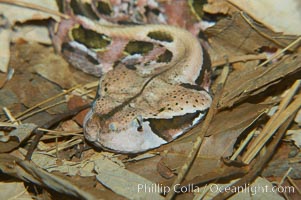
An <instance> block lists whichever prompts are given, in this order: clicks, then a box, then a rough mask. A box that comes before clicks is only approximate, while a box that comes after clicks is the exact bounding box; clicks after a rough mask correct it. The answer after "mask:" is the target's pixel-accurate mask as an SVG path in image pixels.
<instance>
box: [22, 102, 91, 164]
mask: <svg viewBox="0 0 301 200" xmlns="http://www.w3.org/2000/svg"><path fill="white" fill-rule="evenodd" d="M89 107H90V104H86V105H84V106H81V107H79V108H76V109H74V110H71V111H70V112H67V113H63V114H60V115H59V116H57V117H54V118H53V119H52V120H50V121H49V122H47V123H46V124H44V125H43V126H42V127H41V128H45V129H48V128H50V127H52V126H54V125H55V124H57V123H59V122H60V121H63V120H66V119H69V118H71V117H73V116H74V115H76V114H77V113H78V112H80V111H82V110H84V109H86V108H89ZM34 133H35V134H36V136H35V138H34V139H33V141H32V143H31V145H30V146H29V149H28V151H27V154H26V156H25V160H30V159H31V156H32V154H33V152H34V150H35V149H36V147H37V146H38V143H39V141H40V139H41V138H42V136H43V135H44V132H42V131H38V130H36V131H34Z"/></svg>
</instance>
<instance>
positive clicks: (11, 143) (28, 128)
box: [0, 124, 37, 153]
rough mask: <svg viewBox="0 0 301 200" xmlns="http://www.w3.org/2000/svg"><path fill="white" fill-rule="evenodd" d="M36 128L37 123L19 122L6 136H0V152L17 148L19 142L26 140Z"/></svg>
mask: <svg viewBox="0 0 301 200" xmlns="http://www.w3.org/2000/svg"><path fill="white" fill-rule="evenodd" d="M36 128H37V125H35V124H21V125H19V126H17V127H16V129H15V130H13V131H11V132H10V133H9V134H8V135H7V136H0V139H1V140H0V152H1V153H3V152H9V151H11V150H13V149H15V148H17V147H18V146H19V145H20V143H22V142H23V141H24V140H26V139H27V138H28V137H29V136H30V135H31V133H32V131H33V130H34V129H36ZM3 137H5V138H3Z"/></svg>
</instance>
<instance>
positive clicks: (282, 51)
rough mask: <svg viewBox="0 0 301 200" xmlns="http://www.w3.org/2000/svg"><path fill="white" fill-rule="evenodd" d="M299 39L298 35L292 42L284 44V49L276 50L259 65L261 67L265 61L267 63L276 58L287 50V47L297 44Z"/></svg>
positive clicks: (300, 39) (300, 38)
mask: <svg viewBox="0 0 301 200" xmlns="http://www.w3.org/2000/svg"><path fill="white" fill-rule="evenodd" d="M300 41H301V37H298V38H297V39H296V40H295V41H293V42H292V43H290V44H289V45H288V46H286V47H285V48H284V49H282V50H281V51H278V52H277V53H275V54H274V55H273V56H271V57H270V58H269V59H267V60H266V61H264V62H263V63H261V64H260V65H259V67H262V66H264V65H266V64H267V63H269V62H270V61H271V60H273V59H275V58H278V57H279V56H280V55H281V54H282V53H284V52H285V51H286V50H288V49H289V48H291V47H292V46H294V45H296V44H298V43H299V42H300Z"/></svg>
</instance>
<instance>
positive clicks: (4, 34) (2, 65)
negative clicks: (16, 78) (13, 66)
mask: <svg viewBox="0 0 301 200" xmlns="http://www.w3.org/2000/svg"><path fill="white" fill-rule="evenodd" d="M10 37H11V30H8V29H1V28H0V44H1V48H0V71H2V72H7V69H8V63H9V57H10V51H9V44H10Z"/></svg>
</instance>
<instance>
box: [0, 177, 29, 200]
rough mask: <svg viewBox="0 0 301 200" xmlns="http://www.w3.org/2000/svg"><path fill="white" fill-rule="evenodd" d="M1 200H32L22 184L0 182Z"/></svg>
mask: <svg viewBox="0 0 301 200" xmlns="http://www.w3.org/2000/svg"><path fill="white" fill-rule="evenodd" d="M0 194H1V199H11V200H12V199H16V200H33V199H34V198H33V197H31V195H30V194H29V193H28V191H27V188H25V185H24V183H23V182H8V181H6V182H0Z"/></svg>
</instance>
